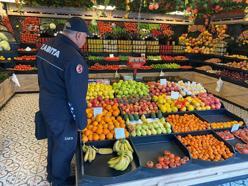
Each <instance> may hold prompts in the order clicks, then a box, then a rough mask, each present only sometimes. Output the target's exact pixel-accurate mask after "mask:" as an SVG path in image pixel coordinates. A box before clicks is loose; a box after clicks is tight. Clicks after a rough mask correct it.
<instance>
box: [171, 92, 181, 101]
mask: <svg viewBox="0 0 248 186" xmlns="http://www.w3.org/2000/svg"><path fill="white" fill-rule="evenodd" d="M178 98H179V92H174V91H172V92H171V99H178Z"/></svg>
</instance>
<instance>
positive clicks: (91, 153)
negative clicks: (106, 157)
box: [83, 145, 113, 163]
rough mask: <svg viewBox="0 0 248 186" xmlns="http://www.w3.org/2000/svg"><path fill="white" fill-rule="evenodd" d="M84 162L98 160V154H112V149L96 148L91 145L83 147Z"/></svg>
mask: <svg viewBox="0 0 248 186" xmlns="http://www.w3.org/2000/svg"><path fill="white" fill-rule="evenodd" d="M83 152H84V161H85V162H86V161H88V162H90V163H91V162H92V161H93V160H94V159H95V158H96V154H97V153H98V154H112V153H113V150H112V149H111V148H96V147H94V146H90V145H83Z"/></svg>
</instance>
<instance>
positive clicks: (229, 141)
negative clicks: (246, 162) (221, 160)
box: [214, 129, 248, 159]
mask: <svg viewBox="0 0 248 186" xmlns="http://www.w3.org/2000/svg"><path fill="white" fill-rule="evenodd" d="M225 130H228V129H217V130H215V131H214V132H220V131H225ZM228 131H230V129H229V130H228ZM216 135H218V134H217V133H216ZM225 141H226V142H227V143H229V144H230V145H232V147H233V149H234V150H235V152H236V153H237V154H238V156H240V157H242V158H247V159H248V154H241V153H239V151H237V150H236V149H235V145H236V144H237V143H241V144H245V142H244V141H242V140H241V139H239V138H237V137H236V136H235V135H234V139H230V140H225Z"/></svg>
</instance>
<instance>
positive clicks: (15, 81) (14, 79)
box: [11, 74, 21, 87]
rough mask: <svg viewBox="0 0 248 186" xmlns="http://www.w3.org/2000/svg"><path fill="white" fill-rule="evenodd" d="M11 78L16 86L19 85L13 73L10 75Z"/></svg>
mask: <svg viewBox="0 0 248 186" xmlns="http://www.w3.org/2000/svg"><path fill="white" fill-rule="evenodd" d="M11 80H12V81H13V82H14V83H15V84H16V86H18V87H21V85H20V83H19V80H18V78H17V76H16V75H15V74H13V75H12V77H11Z"/></svg>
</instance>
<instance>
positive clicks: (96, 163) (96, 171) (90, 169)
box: [81, 140, 140, 178]
mask: <svg viewBox="0 0 248 186" xmlns="http://www.w3.org/2000/svg"><path fill="white" fill-rule="evenodd" d="M114 143H115V140H105V141H99V142H89V143H87V144H86V145H91V146H94V147H96V148H113V146H114ZM130 145H131V146H132V143H130ZM132 148H133V150H134V153H133V161H132V162H131V163H130V165H129V166H128V168H127V169H126V170H125V171H117V170H115V169H112V168H110V167H109V166H108V161H109V160H110V159H111V158H113V157H116V153H112V154H108V155H100V154H97V155H96V158H95V160H93V161H92V162H91V163H89V162H84V160H83V156H81V158H82V159H81V162H83V164H84V173H85V175H87V176H92V177H105V178H106V177H118V176H122V175H125V176H127V174H128V173H131V172H133V171H135V170H136V169H137V168H139V166H140V164H139V159H138V156H137V153H136V151H135V149H134V147H133V146H132ZM81 152H82V153H83V151H81Z"/></svg>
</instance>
